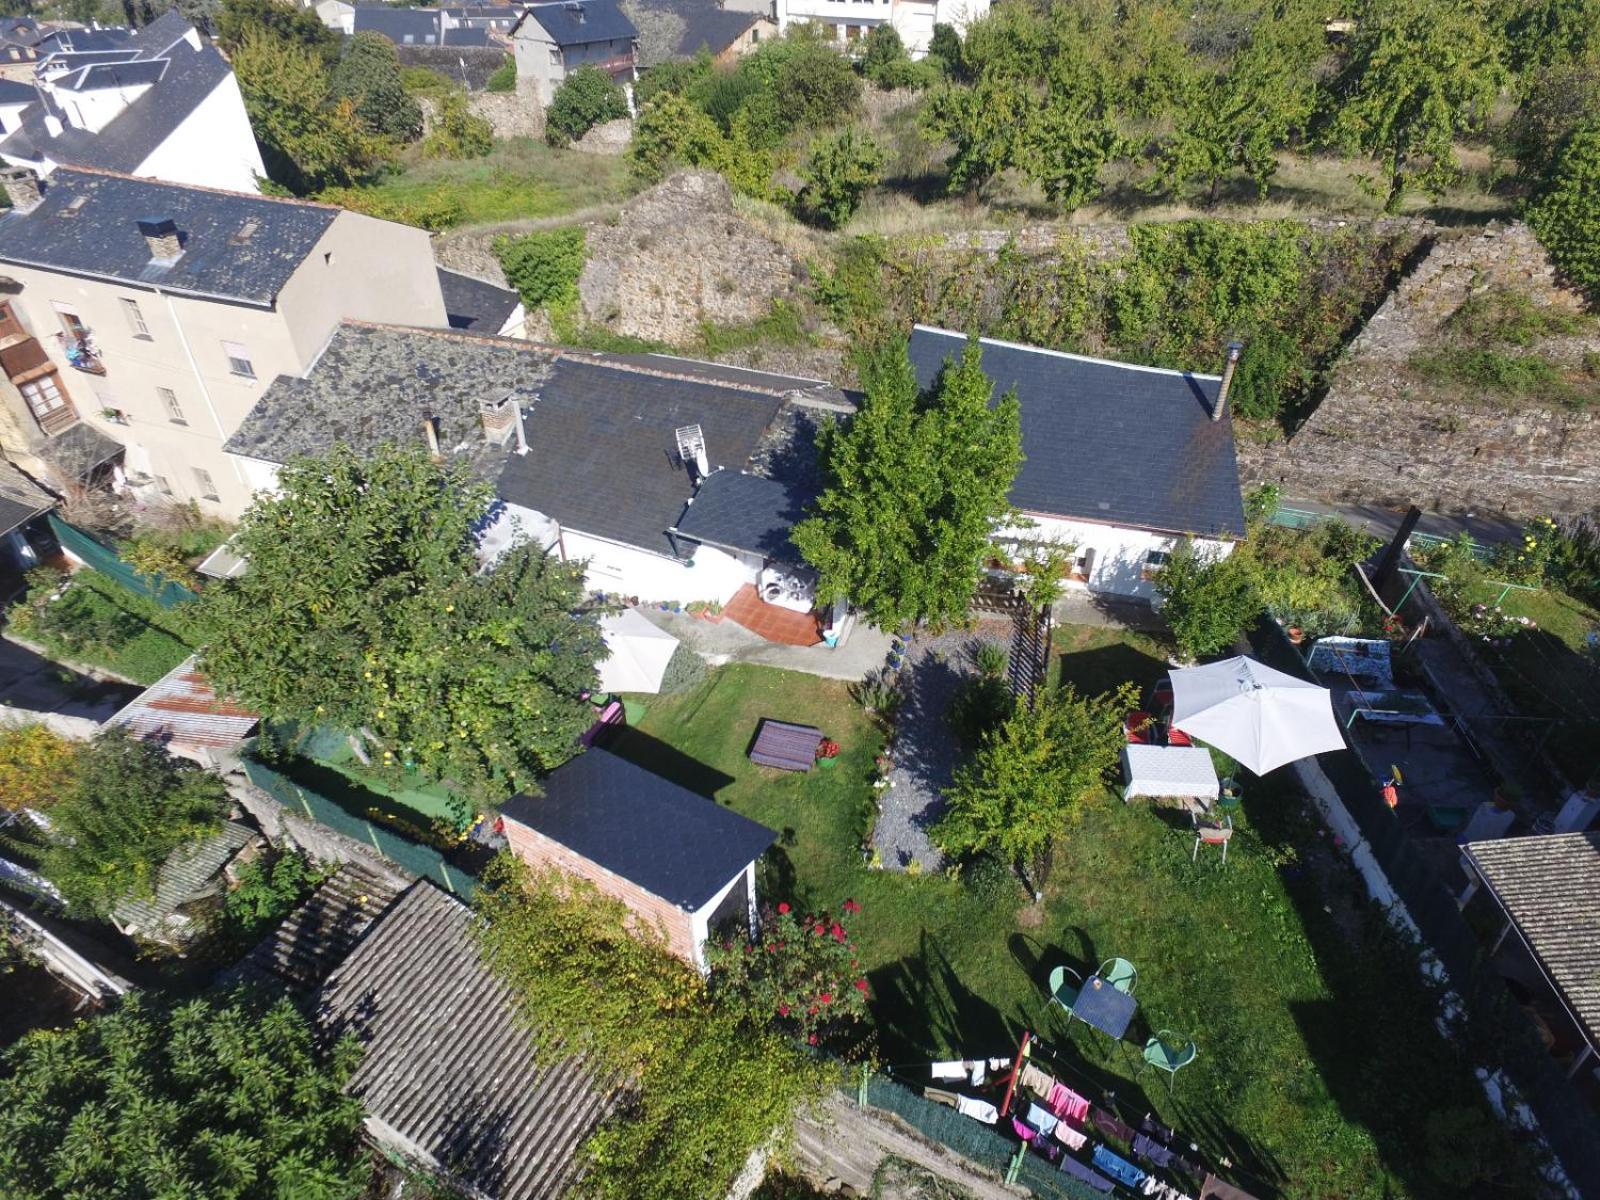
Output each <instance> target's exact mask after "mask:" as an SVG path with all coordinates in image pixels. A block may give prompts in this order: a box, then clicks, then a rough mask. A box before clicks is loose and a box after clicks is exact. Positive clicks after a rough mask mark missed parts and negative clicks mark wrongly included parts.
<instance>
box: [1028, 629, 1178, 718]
mask: <svg viewBox="0 0 1600 1200" xmlns="http://www.w3.org/2000/svg"><path fill="white" fill-rule="evenodd" d="M1057 661H1058V662H1059V664H1060V665H1059V667H1058V668H1057V673H1056V676H1055V679H1056V683H1057V686H1061V685H1064V684H1069V683H1070V684H1072V685H1073V687H1075V688H1077V689H1078V692H1079V694H1080V695H1086V696H1094V695H1098V694H1100V693H1101V692H1110V691H1114V690H1116V689H1117V688H1118V687H1120V686H1121V685H1122V684H1124V683H1133V684H1135V685H1137V687H1138V688H1139V699H1140V702H1141V703H1142V702H1143V701H1144V700H1145V699H1146V698H1147V697H1148V696H1149V694H1150V690H1151V689H1152V688H1153V687H1154V686H1155V684H1156V682H1157V681H1158V680H1160V679H1161V677H1162V676H1164V675H1165V674H1167V672H1168V671H1170V670H1171V669H1172V668H1171V667H1169V666H1168V665H1167V664H1166V663H1164V662H1162V661H1161V660H1160V659H1159V658H1156V657H1155V656H1154V655H1150V654H1146V653H1145V652H1144V651H1142V650H1140V649H1138V648H1137V647H1136V646H1130V645H1128V643H1126V642H1112V643H1110V644H1109V645H1104V646H1094V647H1092V648H1090V649H1086V650H1073V649H1072V648H1071V647H1070V646H1067V647H1062V648H1061V654H1060V657H1059V659H1058V660H1057Z"/></svg>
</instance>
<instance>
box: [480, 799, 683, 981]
mask: <svg viewBox="0 0 1600 1200" xmlns="http://www.w3.org/2000/svg"><path fill="white" fill-rule="evenodd" d="M505 832H506V841H507V842H509V843H510V845H511V849H512V850H513V851H515V852H516V854H517V856H518V857H519V858H521V859H522V861H523V862H525V863H527V864H528V865H529V866H532V867H557V868H559V869H560V870H563V871H566V872H567V873H568V874H570V875H576V876H578V877H579V878H580V879H587V880H588V881H589V882H590V883H592V884H594V886H595V887H596V888H598V889H599V890H600V891H601V892H602V893H604V894H605V895H607V896H610V897H612V898H614V899H617V900H620V901H622V903H623V904H625V905H627V906H628V911H629V912H631V913H633V914H634V915H635V916H636V917H638V918H639V920H640V921H642V922H643V923H644V924H645V925H647V926H649V927H650V928H656V927H660V928H661V929H662V930H663V931H664V932H665V934H666V938H667V948H668V949H669V950H671V951H672V952H673V953H674V954H676V955H677V956H678V957H679V958H682V959H684V960H685V961H686V962H691V963H692V962H694V932H693V929H692V926H691V924H690V919H689V914H688V913H686V912H684V911H683V910H682V909H681V908H679V907H678V906H677V905H675V904H672V903H671V902H669V901H667V900H663V899H662V898H661V897H660V896H657V895H655V894H653V893H651V892H647V891H645V890H644V889H643V888H642V887H640V886H639V885H638V884H636V883H632V882H630V881H628V880H626V879H623V878H621V877H620V876H618V875H615V874H613V873H612V872H610V871H608V870H606V869H605V868H604V867H602V866H600V865H599V864H598V863H595V862H593V861H591V860H590V859H587V858H584V857H583V856H582V855H581V854H574V853H573V852H572V851H571V850H569V849H567V847H565V846H563V845H562V844H561V843H560V842H555V841H552V840H551V839H550V838H547V837H545V836H544V834H542V833H539V832H538V831H537V830H534V829H530V828H528V826H526V825H524V824H522V823H521V822H520V821H517V820H514V819H513V818H511V817H506V818H505Z"/></svg>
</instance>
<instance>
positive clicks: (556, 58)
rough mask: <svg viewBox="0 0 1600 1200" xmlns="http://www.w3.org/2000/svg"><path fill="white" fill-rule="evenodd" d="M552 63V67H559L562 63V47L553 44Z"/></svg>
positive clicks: (551, 50)
mask: <svg viewBox="0 0 1600 1200" xmlns="http://www.w3.org/2000/svg"><path fill="white" fill-rule="evenodd" d="M550 65H551V66H552V67H559V66H560V65H561V47H560V46H551V47H550Z"/></svg>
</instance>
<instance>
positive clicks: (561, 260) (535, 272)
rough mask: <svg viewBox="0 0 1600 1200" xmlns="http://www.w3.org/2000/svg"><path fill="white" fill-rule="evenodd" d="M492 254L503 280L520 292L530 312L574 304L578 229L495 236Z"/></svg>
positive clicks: (579, 264)
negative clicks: (498, 262)
mask: <svg viewBox="0 0 1600 1200" xmlns="http://www.w3.org/2000/svg"><path fill="white" fill-rule="evenodd" d="M494 253H495V257H496V258H498V259H499V260H500V265H501V267H503V268H504V269H505V273H506V281H507V282H508V283H510V284H511V286H512V287H514V288H516V289H517V291H518V292H519V293H521V295H522V302H523V303H524V304H526V305H527V306H528V308H529V309H530V310H532V309H535V308H546V307H548V308H564V307H567V306H570V305H572V304H574V303H576V302H577V299H578V276H579V275H581V274H582V273H583V254H584V232H583V228H582V227H581V226H573V227H571V228H568V229H550V230H542V231H539V232H535V233H525V234H523V235H522V236H520V237H514V238H513V237H498V238H496V239H495V241H494Z"/></svg>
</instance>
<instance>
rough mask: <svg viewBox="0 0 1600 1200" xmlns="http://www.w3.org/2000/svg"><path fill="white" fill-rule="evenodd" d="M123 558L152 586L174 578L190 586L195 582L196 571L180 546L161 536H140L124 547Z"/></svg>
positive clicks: (175, 580) (177, 581)
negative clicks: (190, 565)
mask: <svg viewBox="0 0 1600 1200" xmlns="http://www.w3.org/2000/svg"><path fill="white" fill-rule="evenodd" d="M122 560H123V561H124V562H126V563H127V564H128V565H129V566H130V567H132V568H133V569H134V570H135V571H137V572H138V573H139V574H140V575H142V576H143V577H144V578H145V579H146V580H148V581H149V582H150V584H151V585H152V586H159V585H160V584H161V583H162V582H163V581H164V580H169V579H170V580H172V581H174V582H176V583H181V584H183V585H185V586H189V585H191V584H193V583H194V579H195V575H194V572H193V571H192V570H191V569H190V568H189V562H188V560H187V559H186V558H184V556H183V554H182V553H181V552H180V551H179V550H178V548H177V547H176V546H174V545H172V544H171V543H170V542H168V541H164V540H162V539H160V538H155V537H150V536H148V535H146V536H138V537H135V538H133V539H132V540H131V541H129V542H128V544H127V545H126V546H124V547H123V548H122Z"/></svg>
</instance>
